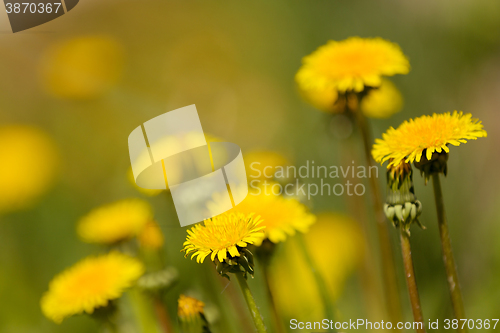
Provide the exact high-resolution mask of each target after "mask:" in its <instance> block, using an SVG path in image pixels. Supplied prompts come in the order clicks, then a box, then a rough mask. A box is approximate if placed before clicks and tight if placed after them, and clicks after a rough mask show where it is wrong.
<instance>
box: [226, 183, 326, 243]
mask: <svg viewBox="0 0 500 333" xmlns="http://www.w3.org/2000/svg"><path fill="white" fill-rule="evenodd" d="M232 211H235V212H240V213H243V214H251V213H254V214H255V215H258V216H260V217H261V219H262V223H261V225H263V226H265V227H266V228H265V229H264V235H263V237H262V238H261V239H259V240H258V241H257V242H256V243H255V244H256V245H260V244H261V243H262V241H263V240H264V239H266V238H268V239H269V240H270V241H271V242H273V243H279V242H283V241H285V240H286V239H287V237H288V236H293V235H295V232H297V231H299V232H302V233H305V232H307V231H308V230H309V227H310V226H311V225H312V224H313V223H314V222H315V221H316V216H315V215H313V214H311V213H309V212H308V211H307V208H306V207H305V206H304V205H303V204H301V203H300V202H299V201H298V200H297V199H294V198H285V197H283V196H279V195H274V194H272V193H270V192H266V191H265V190H264V189H262V190H261V192H260V194H257V193H249V194H248V196H247V197H246V198H245V199H244V200H243V201H242V202H241V203H239V204H238V205H237V206H236V207H234V208H233V209H232Z"/></svg>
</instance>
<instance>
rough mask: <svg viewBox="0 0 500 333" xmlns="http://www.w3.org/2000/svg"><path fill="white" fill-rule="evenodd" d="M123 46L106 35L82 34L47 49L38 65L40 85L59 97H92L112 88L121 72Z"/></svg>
mask: <svg viewBox="0 0 500 333" xmlns="http://www.w3.org/2000/svg"><path fill="white" fill-rule="evenodd" d="M123 63H124V61H123V49H122V46H121V45H120V44H119V43H118V42H117V41H116V40H114V39H112V38H110V37H106V36H81V37H78V38H73V39H69V40H64V41H61V42H58V43H56V44H54V45H52V46H51V47H50V48H49V49H47V50H46V52H45V54H44V56H43V57H42V62H41V64H40V75H41V79H42V84H43V85H44V86H45V88H46V89H47V90H48V91H49V92H50V93H51V94H53V95H55V96H57V97H62V98H73V99H89V98H95V97H98V96H99V95H101V94H103V93H105V92H106V91H108V90H109V89H110V88H111V87H113V86H114V85H115V84H116V82H117V81H118V79H119V78H120V76H121V73H122V71H123Z"/></svg>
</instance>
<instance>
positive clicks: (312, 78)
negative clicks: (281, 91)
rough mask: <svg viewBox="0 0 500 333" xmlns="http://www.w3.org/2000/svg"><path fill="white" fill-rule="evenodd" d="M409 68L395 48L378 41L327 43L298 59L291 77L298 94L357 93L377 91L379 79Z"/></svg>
mask: <svg viewBox="0 0 500 333" xmlns="http://www.w3.org/2000/svg"><path fill="white" fill-rule="evenodd" d="M409 70H410V64H409V62H408V59H407V58H406V57H405V55H404V54H403V52H402V51H401V49H400V48H399V46H398V45H397V44H394V43H391V42H389V41H386V40H384V39H382V38H360V37H350V38H348V39H346V40H343V41H340V42H338V41H329V42H328V43H327V44H326V45H323V46H320V47H319V48H318V49H317V50H316V51H314V52H313V53H311V54H310V55H308V56H306V57H304V58H303V59H302V67H301V68H300V69H299V71H298V72H297V74H296V76H295V80H296V81H297V83H298V85H299V88H300V89H301V90H306V91H307V90H309V89H320V90H322V91H326V90H335V91H338V92H342V93H343V92H346V91H355V92H360V91H363V90H364V89H365V87H366V86H368V87H378V86H380V84H381V83H382V81H381V80H382V76H392V75H395V74H407V73H408V72H409Z"/></svg>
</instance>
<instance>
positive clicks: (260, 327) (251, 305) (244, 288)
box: [234, 272, 267, 333]
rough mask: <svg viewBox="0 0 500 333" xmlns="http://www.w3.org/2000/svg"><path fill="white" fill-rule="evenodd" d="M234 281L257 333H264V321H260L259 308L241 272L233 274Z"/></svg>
mask: <svg viewBox="0 0 500 333" xmlns="http://www.w3.org/2000/svg"><path fill="white" fill-rule="evenodd" d="M234 275H235V276H236V279H237V280H238V283H239V285H240V288H241V292H242V293H243V297H244V298H245V302H246V303H247V306H248V309H249V310H250V314H251V315H252V319H253V322H254V324H255V327H256V328H257V332H258V333H266V332H267V331H266V326H265V325H264V321H263V320H262V316H261V314H260V311H259V308H258V307H257V304H256V303H255V299H254V297H253V295H252V292H251V291H250V288H249V287H248V283H247V280H246V278H245V276H244V275H243V272H238V273H234Z"/></svg>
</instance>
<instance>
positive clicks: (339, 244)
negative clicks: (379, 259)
mask: <svg viewBox="0 0 500 333" xmlns="http://www.w3.org/2000/svg"><path fill="white" fill-rule="evenodd" d="M304 237H305V239H306V244H307V246H308V248H309V251H310V253H311V256H312V258H313V260H314V261H315V264H316V267H318V270H319V271H320V273H321V274H322V276H323V277H324V280H325V282H326V284H327V287H328V290H329V292H330V293H331V295H330V297H332V298H334V299H337V298H338V297H339V296H340V294H341V292H342V289H343V287H344V283H345V281H346V279H347V278H348V277H349V275H350V274H352V273H353V271H354V270H355V268H356V267H357V265H358V264H359V263H360V262H361V260H362V254H363V251H364V248H363V246H364V241H363V237H362V234H361V231H360V230H359V227H358V226H357V224H356V223H355V222H354V221H353V220H351V219H350V218H348V217H346V216H343V215H339V214H332V213H328V214H320V215H318V221H317V222H316V223H315V224H314V225H313V226H312V227H311V230H310V231H309V232H308V233H307V234H305V236H304ZM295 242H296V241H295V240H294V239H293V238H291V239H290V241H288V242H286V243H284V244H283V246H284V251H283V252H282V254H280V255H281V256H280V257H278V258H275V259H276V260H275V261H273V264H272V265H271V266H270V273H271V286H272V291H273V294H274V296H275V299H276V302H277V305H278V306H277V307H278V309H281V310H282V314H283V315H285V316H286V317H287V318H297V320H299V321H300V320H301V319H302V320H306V321H312V320H317V319H322V318H324V317H323V315H324V314H323V309H322V308H321V306H318V304H321V297H320V294H319V291H318V289H317V287H316V284H315V282H314V281H315V280H314V277H313V274H312V273H311V270H310V268H309V267H308V266H307V263H306V261H305V259H304V257H303V254H302V252H301V251H300V250H299V246H298V245H297V244H296V243H295ZM291 290H293V292H290V291H291Z"/></svg>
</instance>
